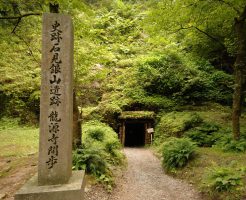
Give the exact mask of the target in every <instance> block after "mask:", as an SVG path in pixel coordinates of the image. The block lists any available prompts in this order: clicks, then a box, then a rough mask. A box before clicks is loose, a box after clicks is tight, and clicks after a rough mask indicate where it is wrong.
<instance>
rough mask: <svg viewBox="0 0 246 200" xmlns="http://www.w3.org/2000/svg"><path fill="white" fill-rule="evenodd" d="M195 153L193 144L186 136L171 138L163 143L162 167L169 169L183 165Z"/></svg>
mask: <svg viewBox="0 0 246 200" xmlns="http://www.w3.org/2000/svg"><path fill="white" fill-rule="evenodd" d="M194 153H195V145H194V143H193V142H191V141H190V140H189V139H188V138H171V139H170V140H169V141H167V142H165V143H164V144H163V150H162V157H163V161H162V164H163V167H164V168H165V169H166V170H167V171H169V170H171V169H175V168H181V167H184V166H185V165H186V164H187V163H188V161H189V160H190V159H192V157H193V155H194Z"/></svg>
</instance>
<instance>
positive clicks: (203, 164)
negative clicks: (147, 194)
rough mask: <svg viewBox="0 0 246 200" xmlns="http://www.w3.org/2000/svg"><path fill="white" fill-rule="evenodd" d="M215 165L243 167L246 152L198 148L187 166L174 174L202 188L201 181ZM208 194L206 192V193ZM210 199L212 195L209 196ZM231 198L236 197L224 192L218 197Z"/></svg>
mask: <svg viewBox="0 0 246 200" xmlns="http://www.w3.org/2000/svg"><path fill="white" fill-rule="evenodd" d="M215 166H225V167H232V168H235V169H237V168H243V167H245V166H246V154H245V153H231V152H230V153H225V152H222V150H220V149H215V148H198V150H197V155H196V157H195V159H194V160H192V161H191V162H190V163H189V164H188V165H187V166H186V167H184V168H183V169H181V170H176V171H175V172H173V173H172V175H173V176H175V177H178V178H181V179H185V180H187V181H189V183H191V184H193V185H195V186H196V187H198V188H199V189H201V188H200V187H201V183H202V180H203V177H204V174H206V171H207V170H208V168H211V167H215ZM243 194H246V188H245V187H244V189H243ZM204 195H205V196H206V194H204ZM226 196H227V197H226ZM207 198H208V199H209V198H210V197H209V196H207ZM226 198H229V199H230V200H232V199H234V197H233V194H230V193H224V194H222V193H221V194H219V196H217V197H216V199H217V200H219V199H226Z"/></svg>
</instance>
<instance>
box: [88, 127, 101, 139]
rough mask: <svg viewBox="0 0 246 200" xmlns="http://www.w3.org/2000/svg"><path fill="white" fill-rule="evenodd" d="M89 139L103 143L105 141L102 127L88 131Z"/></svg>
mask: <svg viewBox="0 0 246 200" xmlns="http://www.w3.org/2000/svg"><path fill="white" fill-rule="evenodd" d="M88 137H90V138H91V139H93V140H97V141H101V142H102V141H103V139H104V131H103V130H102V129H101V128H100V127H91V128H90V129H89V130H88Z"/></svg>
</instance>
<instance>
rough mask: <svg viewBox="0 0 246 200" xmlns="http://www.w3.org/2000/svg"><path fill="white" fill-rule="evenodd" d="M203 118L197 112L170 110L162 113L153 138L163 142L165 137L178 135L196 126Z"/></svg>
mask: <svg viewBox="0 0 246 200" xmlns="http://www.w3.org/2000/svg"><path fill="white" fill-rule="evenodd" d="M202 121H203V119H202V118H201V117H200V116H199V115H198V114H197V113H191V112H170V113H166V114H162V115H161V117H160V122H159V123H158V124H157V126H156V134H155V139H156V140H160V142H163V141H164V140H165V138H166V137H180V136H182V135H183V134H184V132H185V131H187V130H189V129H191V128H193V127H196V126H198V125H199V124H200V123H202Z"/></svg>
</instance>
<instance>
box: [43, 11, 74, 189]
mask: <svg viewBox="0 0 246 200" xmlns="http://www.w3.org/2000/svg"><path fill="white" fill-rule="evenodd" d="M42 38H43V40H42V69H41V73H42V75H41V99H40V138H39V163H38V184H39V185H55V184H65V183H67V182H68V180H69V178H70V176H71V173H72V124H73V121H72V120H73V93H72V90H73V74H72V72H73V25H72V20H71V18H70V17H69V16H67V15H61V14H55V13H46V14H44V15H43V31H42Z"/></svg>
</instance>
